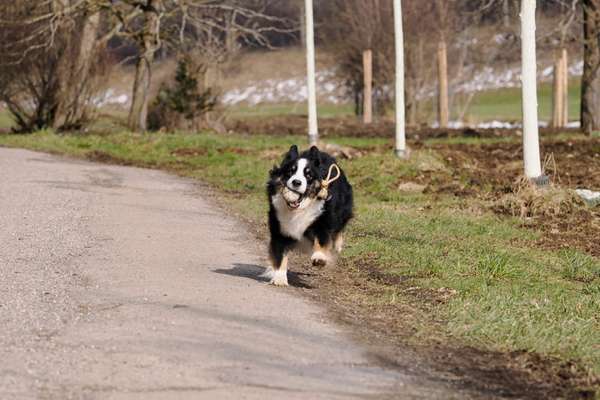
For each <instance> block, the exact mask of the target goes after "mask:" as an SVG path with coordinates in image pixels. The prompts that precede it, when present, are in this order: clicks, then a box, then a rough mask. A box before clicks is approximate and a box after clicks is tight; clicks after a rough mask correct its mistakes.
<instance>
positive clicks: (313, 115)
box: [304, 0, 319, 145]
mask: <svg viewBox="0 0 600 400" xmlns="http://www.w3.org/2000/svg"><path fill="white" fill-rule="evenodd" d="M304 10H305V11H306V76H307V86H308V142H309V143H310V144H311V145H316V144H317V142H318V141H319V124H318V120H317V81H316V65H315V27H314V24H315V22H314V14H313V0H306V1H305V3H304Z"/></svg>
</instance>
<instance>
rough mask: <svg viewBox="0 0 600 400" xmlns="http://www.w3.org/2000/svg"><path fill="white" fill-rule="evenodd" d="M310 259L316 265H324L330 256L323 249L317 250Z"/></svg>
mask: <svg viewBox="0 0 600 400" xmlns="http://www.w3.org/2000/svg"><path fill="white" fill-rule="evenodd" d="M310 261H311V262H312V265H314V266H316V267H324V266H325V265H327V263H328V262H329V257H328V256H327V254H325V253H323V252H322V251H315V252H314V253H313V254H312V256H311V257H310Z"/></svg>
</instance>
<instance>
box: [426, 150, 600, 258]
mask: <svg viewBox="0 0 600 400" xmlns="http://www.w3.org/2000/svg"><path fill="white" fill-rule="evenodd" d="M434 148H435V149H436V150H437V151H438V152H439V153H440V154H442V156H443V158H444V159H445V161H446V162H447V163H448V164H449V165H450V166H451V167H452V168H451V170H452V177H451V178H449V179H451V180H450V181H449V182H447V183H446V184H445V185H438V184H436V185H435V186H432V190H434V191H436V192H446V193H448V192H450V193H453V194H454V195H456V196H461V197H462V196H473V195H474V196H478V197H481V198H483V199H486V200H489V201H491V203H492V204H493V206H492V208H493V209H494V210H495V211H496V212H499V213H502V214H508V215H512V216H517V217H520V218H521V219H522V220H523V225H524V226H528V227H532V228H535V229H537V230H541V231H542V232H543V235H542V237H541V238H540V245H542V246H543V247H545V248H552V249H560V248H568V247H572V248H578V249H580V250H583V251H585V252H587V253H589V254H591V255H594V256H600V242H599V241H598V240H597V235H598V231H599V229H600V207H595V208H590V207H587V206H584V205H583V203H582V202H580V201H579V199H577V198H576V197H575V196H574V195H573V194H572V192H571V190H573V189H576V188H587V189H596V190H597V189H600V139H585V140H583V139H582V140H569V141H556V140H552V141H547V142H544V143H542V145H541V148H542V155H543V156H544V157H546V163H545V166H544V169H545V173H546V174H548V175H549V176H550V177H551V181H552V183H553V185H554V186H551V187H550V188H547V189H545V190H544V191H535V190H532V189H525V188H524V187H523V186H522V185H521V183H520V182H521V181H520V178H521V176H522V174H523V164H522V149H521V144H520V143H496V144H481V145H476V144H469V145H464V144H456V145H436V146H434Z"/></svg>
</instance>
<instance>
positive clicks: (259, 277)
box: [213, 263, 314, 289]
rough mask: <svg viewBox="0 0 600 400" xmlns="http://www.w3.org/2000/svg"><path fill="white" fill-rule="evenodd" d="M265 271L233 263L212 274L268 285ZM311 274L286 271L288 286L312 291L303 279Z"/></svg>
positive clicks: (311, 287)
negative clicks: (246, 279)
mask: <svg viewBox="0 0 600 400" xmlns="http://www.w3.org/2000/svg"><path fill="white" fill-rule="evenodd" d="M266 271H267V269H266V268H264V267H261V266H259V265H254V264H240V263H234V264H233V266H232V267H231V268H229V269H225V268H220V269H215V270H213V272H215V273H217V274H223V275H229V276H239V277H242V278H248V279H252V280H254V281H257V282H264V283H268V282H269V278H268V277H266V276H264V273H265V272H266ZM311 275H312V274H309V273H304V272H292V271H288V284H289V285H290V286H293V287H296V288H301V289H313V288H314V287H313V286H311V285H310V284H309V283H308V282H306V280H305V278H304V277H309V276H311Z"/></svg>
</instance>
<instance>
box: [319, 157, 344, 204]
mask: <svg viewBox="0 0 600 400" xmlns="http://www.w3.org/2000/svg"><path fill="white" fill-rule="evenodd" d="M334 169H335V170H336V172H337V175H336V176H334V177H333V178H332V177H331V173H332V172H333V170H334ZM340 176H342V171H340V167H338V166H337V164H331V166H330V167H329V172H327V178H325V179H323V180H322V181H321V190H319V193H317V199H319V200H329V199H328V197H329V185H331V184H332V183H333V182H335V181H337V180H338V179H339V178H340Z"/></svg>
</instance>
